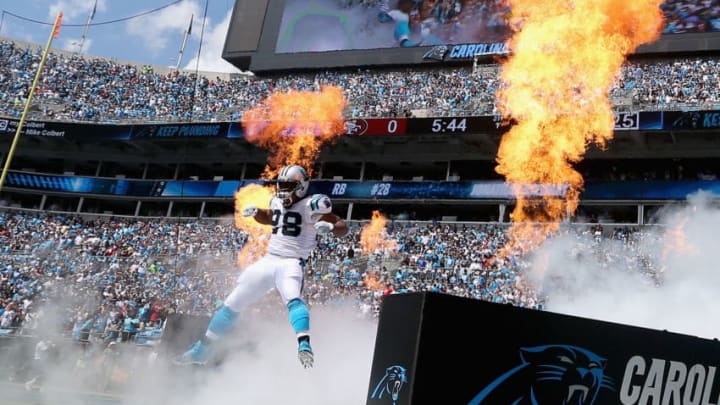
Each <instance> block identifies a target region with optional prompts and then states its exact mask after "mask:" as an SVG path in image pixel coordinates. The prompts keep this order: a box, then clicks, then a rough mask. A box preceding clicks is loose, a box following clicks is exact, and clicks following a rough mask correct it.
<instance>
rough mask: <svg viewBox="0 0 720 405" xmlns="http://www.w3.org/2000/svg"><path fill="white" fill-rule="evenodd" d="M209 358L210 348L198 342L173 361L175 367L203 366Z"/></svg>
mask: <svg viewBox="0 0 720 405" xmlns="http://www.w3.org/2000/svg"><path fill="white" fill-rule="evenodd" d="M209 358H210V348H208V347H207V346H206V345H204V344H203V342H202V341H200V340H198V341H197V342H195V344H194V345H192V346H191V347H190V349H188V350H187V351H186V352H185V353H183V354H181V355H180V356H177V357H175V358H174V359H173V364H175V365H176V366H189V365H198V366H204V365H205V364H207V362H208V359H209Z"/></svg>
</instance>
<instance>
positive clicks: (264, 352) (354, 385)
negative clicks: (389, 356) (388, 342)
mask: <svg viewBox="0 0 720 405" xmlns="http://www.w3.org/2000/svg"><path fill="white" fill-rule="evenodd" d="M278 305H281V304H279V303H278ZM311 323H312V325H311V327H312V338H311V342H312V346H313V350H314V352H315V366H314V367H313V368H312V369H308V370H305V369H303V368H302V366H301V365H300V362H299V360H298V358H297V342H296V340H295V335H294V332H293V330H292V327H291V326H290V324H289V321H288V320H287V319H286V318H285V317H279V316H273V317H270V318H266V319H262V318H258V317H257V316H253V317H252V319H250V320H249V321H246V322H245V323H243V322H241V323H240V324H239V325H238V328H237V329H238V330H237V331H236V332H235V333H234V334H233V336H228V337H227V340H230V341H232V340H235V342H241V343H242V344H241V345H240V347H239V348H235V350H232V351H231V352H230V353H228V355H227V358H226V360H225V361H224V363H223V364H222V365H221V366H219V367H217V368H211V367H205V368H172V367H170V368H165V369H162V368H154V369H149V370H148V373H149V374H151V375H149V376H148V377H149V378H148V380H146V381H147V382H148V383H147V384H146V387H142V388H138V389H135V390H133V392H132V393H126V394H127V395H126V398H127V399H126V402H127V403H128V404H131V403H132V404H134V403H137V399H138V398H142V399H144V400H145V401H149V403H151V402H153V403H157V401H162V402H164V403H172V404H177V405H202V404H225V403H243V404H246V403H247V404H261V403H266V404H280V403H292V404H297V405H325V404H328V405H329V404H348V405H353V404H364V403H365V399H366V396H367V389H368V384H369V378H370V368H371V365H372V358H373V349H374V341H375V332H376V329H377V324H376V321H374V320H367V319H360V318H358V310H357V308H354V307H351V306H349V305H348V306H342V307H337V306H336V307H332V306H328V307H314V308H313V309H312V310H311ZM245 343H249V346H252V348H249V349H248V348H245V347H246V346H247V345H246V344H245ZM231 345H232V343H231ZM161 370H164V371H161Z"/></svg>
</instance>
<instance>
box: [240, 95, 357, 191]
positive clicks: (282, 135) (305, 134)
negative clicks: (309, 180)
mask: <svg viewBox="0 0 720 405" xmlns="http://www.w3.org/2000/svg"><path fill="white" fill-rule="evenodd" d="M346 105H347V101H346V100H345V97H344V96H343V93H342V89H340V88H339V87H334V86H328V87H324V88H322V90H321V91H319V92H314V91H289V92H287V93H274V94H272V95H270V96H269V97H268V98H266V99H265V100H263V101H262V102H261V103H260V104H259V105H257V106H256V107H254V108H252V109H251V110H249V111H246V112H245V113H244V114H243V120H242V124H243V127H244V128H245V134H246V139H247V140H248V141H249V142H252V143H254V144H256V145H258V146H260V147H262V148H264V149H267V150H268V151H269V152H270V156H269V157H268V165H267V166H266V167H265V171H264V172H263V177H265V178H267V179H270V178H272V177H274V176H275V175H276V174H277V172H278V170H279V169H280V168H281V167H282V166H284V165H288V164H297V165H301V166H303V167H305V169H306V170H307V171H308V173H311V172H312V169H313V164H314V163H315V161H316V159H317V157H318V154H319V153H320V147H321V146H322V145H324V144H326V143H327V142H329V141H331V140H333V139H335V138H336V137H337V136H339V135H341V134H343V133H345V120H344V119H343V110H344V109H345V106H346Z"/></svg>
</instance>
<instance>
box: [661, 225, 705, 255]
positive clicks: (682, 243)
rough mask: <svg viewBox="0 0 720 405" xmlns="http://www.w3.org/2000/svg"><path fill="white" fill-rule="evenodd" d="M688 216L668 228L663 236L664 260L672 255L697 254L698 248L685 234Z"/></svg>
mask: <svg viewBox="0 0 720 405" xmlns="http://www.w3.org/2000/svg"><path fill="white" fill-rule="evenodd" d="M687 222H688V218H684V219H683V220H682V221H680V223H679V224H677V225H675V226H673V227H671V228H669V229H667V230H666V231H665V235H664V236H663V250H662V253H661V257H662V260H663V262H665V260H667V259H668V258H669V257H670V256H671V255H687V256H689V255H696V254H697V253H698V249H697V248H696V247H695V246H693V245H692V244H691V243H689V242H688V241H687V237H686V236H685V225H686V224H687Z"/></svg>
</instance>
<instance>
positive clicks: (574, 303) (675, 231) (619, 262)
mask: <svg viewBox="0 0 720 405" xmlns="http://www.w3.org/2000/svg"><path fill="white" fill-rule="evenodd" d="M660 217H661V219H660V222H661V223H664V226H662V227H655V228H653V229H651V230H649V231H647V230H644V233H645V236H644V237H643V238H642V239H641V240H639V241H638V242H637V244H635V245H634V246H632V247H630V248H625V247H623V246H622V243H621V242H618V241H605V242H601V243H602V246H601V248H600V249H601V251H602V252H603V253H602V254H603V255H605V257H607V256H608V255H609V256H611V257H613V258H614V260H613V261H612V263H613V264H611V265H610V266H604V265H603V264H602V263H601V262H602V261H601V260H598V256H597V255H595V254H593V252H592V246H593V245H594V243H595V242H594V241H593V240H592V238H593V237H592V236H591V235H588V236H585V237H580V238H579V237H577V236H564V237H560V238H556V239H552V240H550V241H548V242H547V243H546V244H545V245H544V246H543V247H542V248H541V249H540V250H539V251H538V252H537V254H536V255H535V262H534V263H533V267H532V273H531V274H532V278H533V280H534V282H535V283H536V284H538V285H541V286H542V288H543V289H544V293H545V294H546V296H547V297H548V303H547V305H546V309H547V310H549V311H552V312H559V313H565V314H570V315H577V316H582V317H587V318H593V319H600V320H606V321H611V322H619V323H625V324H630V325H636V326H643V327H649V328H653V329H659V330H668V331H672V332H678V333H685V334H690V335H696V336H701V337H706V338H714V337H718V336H720V326H718V325H717V324H716V323H714V322H708V320H712V319H717V317H718V316H720V305H719V304H720V297H719V296H718V294H717V291H720V269H718V259H717V257H718V256H717V254H718V241H719V240H720V238H719V237H718V230H719V229H720V210H718V209H717V208H714V207H713V206H712V204H711V200H710V197H709V196H708V195H705V194H697V195H694V196H691V197H690V198H689V200H688V204H686V205H685V206H683V207H681V208H675V209H673V208H668V209H666V210H664V212H662V213H661V214H660ZM578 241H580V244H578ZM639 253H644V254H645V255H644V258H645V260H648V261H650V262H652V263H653V265H652V266H651V267H652V268H653V269H654V272H645V274H643V273H642V272H639V271H628V270H627V268H628V267H633V266H638V267H640V266H639V260H642V258H643V256H642V255H641V254H639ZM653 273H656V274H657V275H658V277H657V280H658V282H656V278H655V277H653Z"/></svg>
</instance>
